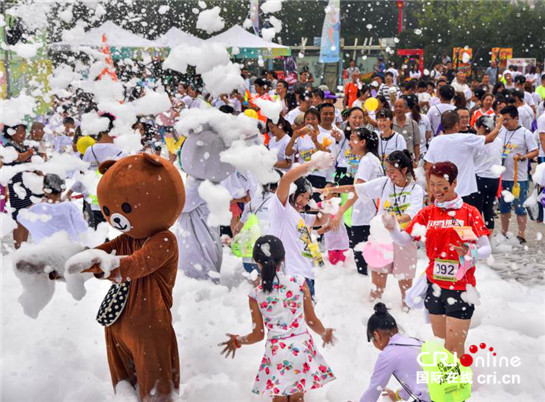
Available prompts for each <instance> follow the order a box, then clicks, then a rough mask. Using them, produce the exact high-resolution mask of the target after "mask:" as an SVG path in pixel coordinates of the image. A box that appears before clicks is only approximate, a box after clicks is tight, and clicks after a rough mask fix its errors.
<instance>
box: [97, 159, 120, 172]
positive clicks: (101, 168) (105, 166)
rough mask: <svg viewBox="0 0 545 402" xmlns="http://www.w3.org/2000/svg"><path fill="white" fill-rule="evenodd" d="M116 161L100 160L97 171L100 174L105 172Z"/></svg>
mask: <svg viewBox="0 0 545 402" xmlns="http://www.w3.org/2000/svg"><path fill="white" fill-rule="evenodd" d="M116 162H117V161H113V160H107V161H104V162H102V163H101V164H100V165H98V172H99V173H100V174H104V173H106V171H107V170H108V169H109V168H111V167H112V165H113V164H114V163H116Z"/></svg>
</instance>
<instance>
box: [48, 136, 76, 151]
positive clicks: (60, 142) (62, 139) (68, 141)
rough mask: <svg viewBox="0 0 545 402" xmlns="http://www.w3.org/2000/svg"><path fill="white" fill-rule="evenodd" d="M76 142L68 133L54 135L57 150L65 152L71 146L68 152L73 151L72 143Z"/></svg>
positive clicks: (54, 145) (54, 146)
mask: <svg viewBox="0 0 545 402" xmlns="http://www.w3.org/2000/svg"><path fill="white" fill-rule="evenodd" d="M73 143H74V137H69V136H67V135H56V136H54V137H53V148H55V151H57V152H64V151H65V150H66V149H68V148H70V150H69V151H68V152H72V149H71V147H72V144H73Z"/></svg>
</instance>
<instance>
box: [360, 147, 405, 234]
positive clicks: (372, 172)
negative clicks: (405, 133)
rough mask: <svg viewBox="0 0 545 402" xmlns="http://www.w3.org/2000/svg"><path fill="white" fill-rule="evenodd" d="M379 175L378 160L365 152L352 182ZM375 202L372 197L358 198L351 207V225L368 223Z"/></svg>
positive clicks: (365, 180) (372, 214)
mask: <svg viewBox="0 0 545 402" xmlns="http://www.w3.org/2000/svg"><path fill="white" fill-rule="evenodd" d="M402 138H403V137H402ZM381 176H383V170H382V164H381V163H380V160H379V159H378V158H377V157H376V156H375V155H373V154H372V153H371V152H367V153H366V154H365V155H364V156H363V157H362V158H361V160H360V164H359V166H358V171H357V173H356V177H355V178H354V183H355V182H356V181H357V180H358V179H361V180H363V181H364V182H368V181H371V180H374V179H376V178H379V177H381ZM375 203H376V201H375V200H374V199H372V198H368V197H366V198H358V200H357V201H356V202H355V203H354V206H353V208H352V225H353V226H364V225H369V224H370V223H371V219H373V217H374V216H375V214H376V206H375Z"/></svg>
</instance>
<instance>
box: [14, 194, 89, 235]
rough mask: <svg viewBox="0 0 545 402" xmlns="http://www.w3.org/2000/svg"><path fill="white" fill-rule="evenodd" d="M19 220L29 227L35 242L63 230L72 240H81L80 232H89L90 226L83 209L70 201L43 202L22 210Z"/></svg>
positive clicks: (18, 216)
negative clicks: (84, 217)
mask: <svg viewBox="0 0 545 402" xmlns="http://www.w3.org/2000/svg"><path fill="white" fill-rule="evenodd" d="M17 220H18V221H19V222H20V223H21V225H23V226H24V227H25V228H27V229H28V231H29V232H30V235H31V236H32V241H33V242H34V243H39V242H41V241H42V240H43V239H45V238H46V237H49V236H52V235H54V234H55V233H57V232H61V231H65V232H66V233H67V234H68V236H69V237H70V239H71V240H73V241H79V240H80V238H79V236H80V234H82V233H85V232H87V227H88V226H87V222H85V219H83V213H82V212H81V209H80V208H79V207H78V206H77V205H76V204H73V203H71V202H69V201H66V202H59V203H55V204H51V203H47V202H41V203H39V204H36V205H33V206H31V207H30V208H28V209H23V210H21V212H19V215H17Z"/></svg>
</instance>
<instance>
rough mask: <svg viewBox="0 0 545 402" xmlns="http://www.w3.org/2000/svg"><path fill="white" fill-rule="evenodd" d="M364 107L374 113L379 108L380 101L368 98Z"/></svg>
mask: <svg viewBox="0 0 545 402" xmlns="http://www.w3.org/2000/svg"><path fill="white" fill-rule="evenodd" d="M363 107H364V108H365V109H367V110H368V111H369V112H374V111H375V110H377V108H378V100H377V98H368V99H367V100H366V101H365V103H364V104H363Z"/></svg>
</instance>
